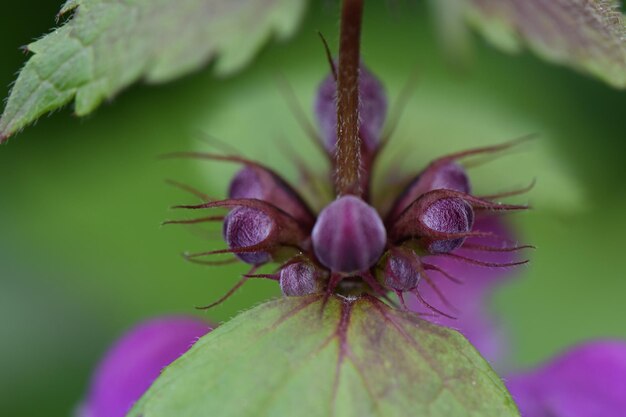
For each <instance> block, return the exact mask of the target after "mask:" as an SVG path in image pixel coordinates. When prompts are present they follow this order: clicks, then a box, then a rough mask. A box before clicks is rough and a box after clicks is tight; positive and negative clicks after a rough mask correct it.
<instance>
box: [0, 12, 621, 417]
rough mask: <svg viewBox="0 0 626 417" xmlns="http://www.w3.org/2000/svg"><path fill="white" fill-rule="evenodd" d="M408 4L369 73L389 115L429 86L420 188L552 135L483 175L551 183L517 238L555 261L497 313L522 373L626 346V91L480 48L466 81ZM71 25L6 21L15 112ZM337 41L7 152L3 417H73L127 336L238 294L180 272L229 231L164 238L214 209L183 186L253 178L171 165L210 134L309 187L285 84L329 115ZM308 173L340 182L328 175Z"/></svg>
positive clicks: (490, 179) (130, 104)
mask: <svg viewBox="0 0 626 417" xmlns="http://www.w3.org/2000/svg"><path fill="white" fill-rule="evenodd" d="M398 3H400V4H401V5H400V7H396V8H393V7H392V11H391V12H389V11H388V10H387V6H384V5H383V2H380V3H379V2H370V4H368V9H367V11H366V20H365V28H364V39H363V55H364V59H365V60H366V62H368V64H369V66H370V67H371V68H372V69H373V71H374V72H376V73H377V74H378V75H379V76H380V77H381V78H382V80H383V82H384V83H385V84H386V86H387V88H388V93H389V95H390V97H395V96H397V94H398V92H399V91H400V89H401V86H402V84H403V82H404V81H405V79H406V78H407V77H408V76H409V74H410V72H411V71H412V69H413V68H415V66H417V67H418V68H419V73H420V84H419V87H418V89H417V91H416V92H415V94H414V96H413V99H412V100H411V102H410V104H409V107H408V109H407V111H406V113H405V115H404V117H403V119H402V122H401V124H400V127H399V129H398V132H397V134H396V137H395V138H394V141H395V142H394V145H393V146H395V147H396V151H397V150H407V149H410V151H411V154H410V155H411V157H410V158H408V160H407V161H406V162H405V166H406V168H407V169H412V170H416V169H419V167H421V166H423V165H424V164H425V163H426V162H427V161H428V160H429V159H432V158H434V157H436V156H438V155H440V154H442V153H444V152H447V151H451V150H458V149H464V148H467V147H474V146H477V145H483V144H490V143H498V142H502V141H505V140H508V139H512V138H515V137H517V136H521V135H524V134H527V133H533V132H537V133H539V134H540V135H541V136H540V139H538V140H536V141H535V142H534V143H532V144H530V145H528V146H525V147H523V148H522V150H520V151H519V152H515V153H513V154H512V155H509V156H507V157H506V158H503V159H502V160H498V161H495V162H494V163H492V164H488V165H486V166H484V167H481V168H480V169H477V170H476V171H475V172H472V175H473V177H472V178H473V180H474V183H475V184H476V188H477V189H478V190H479V191H482V192H486V191H489V192H491V191H501V190H505V189H508V188H511V187H514V186H520V185H524V184H527V183H528V182H529V181H530V180H531V179H533V178H537V181H538V185H537V187H536V189H535V190H534V191H533V192H532V193H531V194H530V202H531V203H532V204H533V206H534V207H535V209H534V210H533V211H531V212H528V213H524V214H518V215H514V216H513V218H512V219H511V220H512V221H513V223H514V226H515V227H516V229H517V230H518V232H519V239H520V240H521V241H523V242H530V243H533V244H535V245H536V246H537V247H538V249H537V251H535V252H534V253H533V254H532V263H531V265H530V266H528V267H524V268H522V269H520V270H519V271H517V278H516V279H514V280H511V281H509V283H508V284H507V285H505V286H503V287H502V288H501V289H500V290H499V291H498V292H497V294H496V296H495V298H494V300H493V305H492V309H493V311H494V313H495V314H496V315H497V317H498V319H499V320H500V321H501V322H502V323H503V325H504V326H505V328H506V331H507V332H508V333H509V335H510V337H511V340H512V342H511V346H512V352H511V355H512V358H513V359H514V361H515V363H516V364H517V365H518V366H530V365H532V364H534V363H536V362H538V361H541V360H544V359H546V358H548V357H550V356H551V355H553V354H555V353H556V352H558V351H559V350H561V349H563V348H564V347H566V346H568V345H570V344H572V343H574V342H577V341H581V340H585V339H589V338H597V337H626V326H625V325H624V323H623V317H624V316H625V314H626V303H624V301H623V296H624V294H625V293H626V280H625V279H624V272H623V271H624V270H625V267H626V257H625V256H624V254H623V251H624V249H626V245H624V243H623V242H624V235H625V234H626V215H624V213H625V212H626V187H625V186H624V182H625V181H626V163H625V162H624V156H625V155H626V143H625V141H624V138H625V135H624V132H626V92H620V91H615V90H612V89H611V88H610V87H608V86H606V85H604V84H603V83H601V82H599V81H596V80H594V79H590V78H587V77H585V76H583V75H579V74H577V73H575V72H572V71H570V70H568V69H565V68H561V67H557V66H553V65H550V64H547V63H545V62H542V61H540V60H539V59H538V58H536V57H534V56H532V55H530V54H522V55H519V56H509V55H505V54H502V53H500V52H498V51H496V50H494V49H492V48H490V47H489V46H487V45H485V44H484V42H483V41H482V40H480V39H476V42H475V44H474V50H473V55H472V56H473V59H472V60H471V62H470V63H469V65H467V67H466V68H465V69H464V70H459V69H458V68H454V67H451V66H450V65H449V64H448V63H447V61H446V60H445V57H444V54H443V52H442V49H441V47H440V45H439V43H438V39H437V37H436V31H435V29H434V27H433V21H432V19H431V16H430V15H429V10H428V8H427V7H426V5H425V4H422V3H423V2H416V3H415V4H409V5H406V4H404V3H402V2H398ZM394 4H396V3H395V2H394ZM59 7H60V4H57V2H55V1H35V0H30V1H23V2H10V3H6V4H3V7H2V9H3V10H2V14H1V15H0V86H3V87H2V88H0V96H3V97H6V95H7V93H8V86H9V84H10V83H11V82H12V81H13V80H14V78H15V74H16V71H17V70H18V69H19V68H20V66H21V65H22V63H23V62H24V60H25V57H24V55H23V54H22V53H21V52H20V51H19V50H18V46H20V45H23V44H26V43H28V42H29V41H31V40H32V39H34V38H36V37H38V36H40V35H41V34H43V33H45V32H47V31H48V29H49V28H50V27H52V26H53V25H54V16H55V14H56V12H57V11H58V8H59ZM394 10H395V11H394ZM318 29H319V30H321V31H322V32H323V33H325V34H326V36H327V38H328V39H329V42H330V43H331V45H336V41H337V32H336V31H337V22H336V17H335V9H334V7H333V6H332V2H321V5H319V4H315V5H313V6H312V7H311V10H310V12H309V14H308V15H307V16H306V18H305V21H304V23H303V25H302V27H301V29H300V30H299V31H298V34H297V36H296V37H295V38H294V39H292V40H291V41H289V42H286V43H282V44H276V43H273V44H271V45H269V46H268V47H266V48H265V49H264V50H263V51H262V53H261V54H260V55H259V57H258V59H256V60H255V61H254V63H253V64H252V65H251V66H249V67H248V68H246V69H245V70H243V71H242V72H240V73H239V74H237V75H235V76H233V77H230V78H228V79H224V80H218V79H216V78H215V77H213V75H212V74H211V71H210V68H209V69H205V70H204V71H201V72H199V73H196V74H193V75H191V76H187V77H185V78H184V79H181V80H179V81H175V82H172V83H169V84H166V85H161V86H157V87H152V86H145V85H138V86H134V87H132V88H130V89H129V90H127V91H125V92H124V93H123V94H121V95H120V96H119V97H118V98H116V99H114V100H113V101H112V103H108V104H105V105H103V106H102V107H101V108H100V109H99V110H97V111H96V112H95V113H94V114H93V115H92V116H90V117H88V118H84V119H77V118H75V117H73V116H71V108H68V109H65V110H63V111H61V112H59V113H60V114H54V115H52V116H51V117H44V118H42V119H41V120H40V121H39V122H38V124H37V125H36V126H33V127H30V128H28V129H26V131H25V132H23V133H22V134H19V135H17V136H16V137H15V138H13V139H11V140H10V141H9V143H8V144H7V145H5V146H2V147H0V190H1V196H0V317H1V318H0V410H2V414H3V415H7V416H9V415H10V416H29V417H35V416H67V415H70V414H71V412H72V408H73V407H74V406H75V404H76V403H77V401H79V400H80V398H81V396H82V395H83V392H84V390H85V388H86V384H87V382H88V379H89V375H90V371H91V369H92V368H93V366H94V365H95V364H96V363H97V361H98V359H99V357H100V356H101V354H102V353H103V352H104V351H105V350H106V348H107V345H108V344H110V343H111V342H112V341H113V340H114V339H115V338H116V336H118V335H119V334H120V332H122V331H123V330H124V329H125V328H128V327H129V326H131V325H132V324H133V323H135V322H137V321H139V320H142V319H144V318H147V317H151V316H154V315H158V314H166V313H186V314H199V315H202V314H203V313H199V312H197V311H195V310H194V306H196V305H202V304H206V303H208V302H210V301H212V300H214V299H215V298H216V297H218V296H219V295H221V294H222V293H223V292H224V291H225V290H227V289H228V288H229V287H230V286H231V285H232V284H233V283H234V282H235V280H236V279H237V274H238V273H240V272H241V271H242V270H243V267H242V266H232V267H223V268H218V269H210V268H207V267H202V266H199V265H194V264H190V263H187V262H185V261H184V260H183V259H182V258H181V257H180V256H179V255H180V253H181V252H183V251H185V250H194V251H195V250H204V249H210V248H216V247H219V246H220V242H219V238H218V236H219V233H218V231H219V228H217V227H213V228H210V229H211V230H212V231H210V232H209V233H203V234H202V233H197V232H198V230H197V229H188V228H184V227H161V226H160V222H161V221H163V220H165V219H168V218H176V217H185V214H186V213H176V212H175V211H172V210H170V209H169V206H171V205H173V204H176V203H187V202H195V201H194V199H193V198H192V196H189V195H187V194H185V193H183V192H181V191H180V190H176V189H174V188H172V187H169V186H167V185H166V184H165V183H164V179H166V178H172V179H177V180H180V181H183V182H186V183H189V184H193V185H195V186H198V187H199V188H201V189H203V190H205V191H206V192H207V193H209V194H212V195H222V194H223V193H224V188H225V184H226V182H227V179H228V176H229V174H230V173H232V172H234V169H235V168H234V167H232V166H228V165H218V164H212V165H208V164H206V163H198V162H196V161H190V160H182V161H172V160H169V161H162V160H158V158H157V156H158V155H159V154H162V153H164V152H168V151H174V150H191V149H208V148H207V147H206V145H203V144H202V143H201V142H199V141H197V140H195V139H194V138H195V137H196V134H195V132H196V131H197V130H198V129H201V130H203V131H205V132H207V133H210V134H212V135H215V136H217V137H219V138H221V139H222V140H225V141H228V142H229V143H231V144H232V145H234V146H236V147H237V148H239V149H242V150H243V152H244V153H245V154H246V155H249V156H254V157H258V158H262V159H263V160H264V161H266V162H267V163H269V164H272V165H273V166H275V167H277V169H278V170H279V171H281V172H284V173H285V174H286V175H288V176H292V177H293V176H294V175H295V170H294V167H293V165H290V162H289V161H288V160H287V159H288V158H286V157H285V155H284V154H283V153H281V151H280V150H279V147H280V145H279V144H280V141H288V142H290V143H291V145H292V147H294V148H297V149H298V150H299V151H300V152H303V154H305V155H313V154H314V153H313V151H312V149H313V148H312V147H311V145H310V143H308V142H307V141H306V138H305V136H304V134H303V133H302V132H301V130H300V129H299V128H298V126H297V124H296V122H295V121H294V118H293V117H292V115H291V113H290V112H289V108H288V106H287V105H286V104H285V101H284V99H283V97H282V96H281V94H280V90H279V88H278V85H277V83H276V75H277V74H279V73H280V74H284V76H285V77H286V78H287V80H289V82H290V84H292V85H293V87H294V89H295V91H296V94H297V95H298V97H299V99H300V100H301V101H302V103H304V105H305V107H306V109H307V111H309V112H310V108H311V103H312V97H313V94H314V92H315V88H316V85H317V83H318V82H319V80H320V79H321V78H322V77H323V76H324V75H325V73H326V71H327V65H326V61H325V57H324V54H323V50H322V47H321V45H320V42H319V39H318V38H317V35H316V33H315V31H316V30H318ZM393 146H392V148H393ZM392 153H393V152H392ZM309 160H310V161H311V163H312V164H314V165H315V166H317V168H318V169H322V168H323V166H322V162H321V159H320V158H319V157H318V156H315V157H313V156H311V157H310V158H309ZM525 198H526V197H524V198H522V199H521V200H522V201H524V200H525ZM207 237H208V238H207ZM277 294H278V289H277V287H276V285H274V284H271V283H265V282H252V283H249V284H248V285H247V286H246V287H245V288H244V289H243V290H241V291H240V292H239V293H238V294H237V295H236V296H235V297H233V298H231V299H230V300H229V301H228V302H227V303H225V304H223V305H222V306H220V307H218V308H216V309H214V310H212V311H210V312H208V313H205V314H204V315H205V316H206V317H207V319H210V320H212V321H213V322H215V323H217V322H220V321H223V320H226V319H228V318H229V317H232V316H233V315H235V314H236V313H237V312H238V311H240V310H242V309H245V308H248V307H250V306H252V305H253V304H255V303H258V302H260V301H261V300H264V299H267V298H268V297H272V296H275V295H277Z"/></svg>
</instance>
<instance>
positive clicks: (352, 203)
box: [312, 195, 387, 274]
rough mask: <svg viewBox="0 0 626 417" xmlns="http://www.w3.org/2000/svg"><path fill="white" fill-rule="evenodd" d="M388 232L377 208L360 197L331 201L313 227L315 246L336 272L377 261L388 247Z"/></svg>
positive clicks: (346, 271) (355, 269) (362, 266)
mask: <svg viewBox="0 0 626 417" xmlns="http://www.w3.org/2000/svg"><path fill="white" fill-rule="evenodd" d="M386 240H387V233H386V231H385V227H384V225H383V222H382V220H381V219H380V216H379V215H378V213H377V212H376V210H375V209H374V208H373V207H371V206H369V205H368V204H367V203H365V202H364V201H363V200H361V199H360V198H358V197H354V196H351V195H347V196H343V197H340V198H338V199H337V200H335V201H333V202H332V203H330V204H329V205H328V206H326V208H324V210H322V212H321V213H320V214H319V216H318V218H317V222H316V223H315V226H314V227H313V232H312V241H313V249H314V251H315V254H316V255H317V257H318V259H319V260H320V262H321V263H322V264H323V265H324V266H326V267H328V268H329V269H330V270H331V271H333V272H341V273H345V274H349V273H353V272H361V271H365V270H367V269H368V268H369V267H371V266H372V265H374V264H375V263H376V261H377V260H378V259H379V258H380V256H381V255H382V253H383V250H384V249H385V244H386Z"/></svg>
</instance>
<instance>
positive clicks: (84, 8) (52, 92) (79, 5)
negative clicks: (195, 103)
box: [0, 0, 307, 142]
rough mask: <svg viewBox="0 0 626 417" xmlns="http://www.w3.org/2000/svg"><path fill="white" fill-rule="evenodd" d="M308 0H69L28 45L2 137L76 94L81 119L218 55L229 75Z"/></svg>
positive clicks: (293, 20)
mask: <svg viewBox="0 0 626 417" xmlns="http://www.w3.org/2000/svg"><path fill="white" fill-rule="evenodd" d="M306 3H307V0H241V1H230V0H176V1H171V0H128V1H118V0H69V1H68V2H67V3H65V5H64V6H63V8H62V10H61V13H60V15H64V14H67V13H70V12H73V13H74V15H73V16H72V17H71V18H70V20H69V21H68V22H67V23H65V24H64V25H63V26H61V27H59V28H58V29H55V30H54V31H52V32H51V33H50V34H48V35H46V36H44V37H43V38H41V39H39V40H38V41H36V42H33V43H31V44H30V45H28V47H27V49H28V50H29V51H30V52H33V53H34V56H33V57H32V58H31V59H30V60H29V61H28V62H27V63H26V65H25V66H24V68H23V69H22V71H21V72H20V75H19V76H18V78H17V81H16V82H15V85H14V87H13V89H12V91H11V94H10V96H9V99H8V102H7V105H6V108H5V110H4V113H3V114H2V117H1V118H0V142H1V141H3V140H5V139H6V138H7V137H8V136H10V135H12V134H13V133H15V132H16V131H18V130H20V129H22V128H23V127H24V126H26V125H27V124H29V123H31V122H33V121H34V120H35V119H36V118H37V117H39V116H41V115H42V114H44V113H46V112H49V111H52V110H55V109H57V108H59V107H60V106H62V105H64V104H66V103H68V102H70V101H71V100H72V99H75V100H76V102H75V111H76V114H77V115H79V116H82V115H85V114H88V113H90V112H91V111H93V110H94V109H95V108H96V107H97V106H98V105H99V104H100V103H101V102H102V101H103V100H105V99H107V98H110V97H112V96H113V95H115V94H116V93H117V92H119V91H120V90H121V89H123V88H124V87H127V86H128V85H129V84H131V83H133V82H135V81H137V80H138V79H139V78H143V79H144V80H146V81H147V82H151V83H159V82H164V81H168V80H171V79H173V78H176V77H179V76H181V75H183V74H186V73H188V72H190V71H193V70H195V69H197V68H199V67H201V66H202V65H204V64H206V63H207V62H209V61H210V60H212V59H214V58H216V57H219V58H218V59H217V62H216V64H215V71H216V73H217V74H219V75H224V74H228V73H231V72H233V71H235V70H237V69H239V68H241V67H243V66H244V65H245V64H246V63H248V62H249V61H250V59H251V58H252V57H253V55H254V53H255V52H256V51H257V50H258V49H259V47H260V46H261V45H262V44H263V43H264V42H265V41H266V40H267V38H269V37H270V35H272V34H275V35H276V36H277V37H279V38H284V37H287V36H288V35H290V34H291V33H293V31H294V30H295V28H296V26H297V23H298V22H299V20H300V17H301V16H302V14H303V11H304V8H305V6H306Z"/></svg>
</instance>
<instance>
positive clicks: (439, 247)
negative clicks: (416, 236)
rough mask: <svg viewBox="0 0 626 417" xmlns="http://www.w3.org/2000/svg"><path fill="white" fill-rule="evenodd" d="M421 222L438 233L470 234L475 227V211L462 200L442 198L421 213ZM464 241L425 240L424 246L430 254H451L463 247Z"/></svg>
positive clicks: (460, 239) (461, 239) (459, 239)
mask: <svg viewBox="0 0 626 417" xmlns="http://www.w3.org/2000/svg"><path fill="white" fill-rule="evenodd" d="M420 220H421V222H422V223H423V224H424V225H425V226H426V227H428V228H429V229H431V230H434V231H436V232H444V233H464V232H469V231H470V230H471V229H472V226H473V225H474V210H473V209H472V207H471V206H470V205H469V204H468V203H466V202H465V201H464V200H462V199H460V198H442V199H440V200H436V201H435V202H433V203H432V204H431V205H429V206H428V207H427V208H426V210H424V212H423V213H421V216H420ZM464 241H465V239H464V238H458V239H445V240H438V239H430V238H425V239H424V241H423V245H424V247H425V248H426V250H427V251H428V252H430V253H449V252H452V251H453V250H455V249H457V248H459V247H460V246H461V245H463V242H464Z"/></svg>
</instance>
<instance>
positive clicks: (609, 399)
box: [507, 341, 626, 417]
mask: <svg viewBox="0 0 626 417" xmlns="http://www.w3.org/2000/svg"><path fill="white" fill-rule="evenodd" d="M507 386H508V388H509V390H510V391H511V394H512V395H513V399H514V400H515V402H516V403H517V405H518V407H519V409H520V411H521V414H522V415H523V416H524V417H545V416H550V417H599V416H621V415H624V410H626V343H624V342H622V341H600V342H592V343H588V344H586V345H582V346H579V347H577V348H575V349H572V350H571V351H569V352H567V353H566V354H565V355H562V356H561V357H559V358H556V360H553V361H552V362H551V363H548V364H547V365H545V366H543V367H542V368H539V369H538V370H535V371H531V372H529V373H526V374H521V375H517V376H513V377H510V378H509V380H508V383H507Z"/></svg>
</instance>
